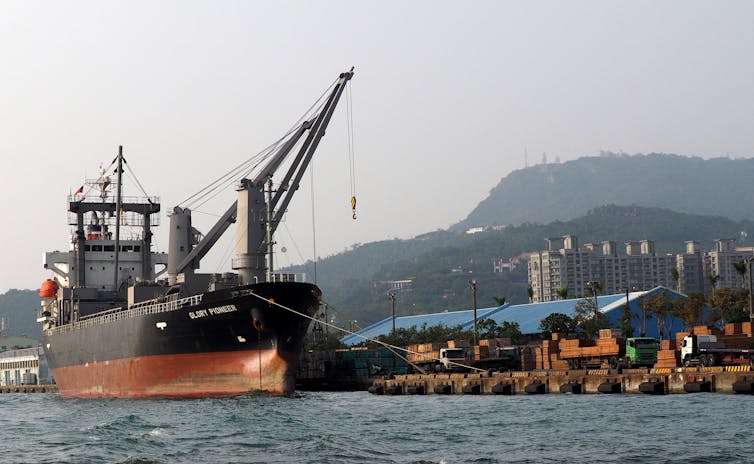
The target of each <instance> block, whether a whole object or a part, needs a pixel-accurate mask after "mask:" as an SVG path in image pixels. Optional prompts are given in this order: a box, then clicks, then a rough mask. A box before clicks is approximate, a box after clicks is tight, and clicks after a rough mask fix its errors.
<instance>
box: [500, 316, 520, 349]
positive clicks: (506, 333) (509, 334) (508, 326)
mask: <svg viewBox="0 0 754 464" xmlns="http://www.w3.org/2000/svg"><path fill="white" fill-rule="evenodd" d="M497 334H498V337H500V338H510V339H511V343H513V344H514V345H523V344H525V343H526V337H525V336H524V334H522V333H521V328H520V327H519V325H518V322H508V321H503V322H502V324H500V326H498V330H497Z"/></svg>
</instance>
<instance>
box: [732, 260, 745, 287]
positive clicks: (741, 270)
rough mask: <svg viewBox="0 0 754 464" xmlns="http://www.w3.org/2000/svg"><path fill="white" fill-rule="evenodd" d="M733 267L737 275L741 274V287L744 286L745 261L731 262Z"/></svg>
mask: <svg viewBox="0 0 754 464" xmlns="http://www.w3.org/2000/svg"><path fill="white" fill-rule="evenodd" d="M733 268H734V269H735V270H736V272H738V275H740V276H741V288H745V287H746V279H745V277H746V263H744V262H743V260H741V261H739V262H737V263H733Z"/></svg>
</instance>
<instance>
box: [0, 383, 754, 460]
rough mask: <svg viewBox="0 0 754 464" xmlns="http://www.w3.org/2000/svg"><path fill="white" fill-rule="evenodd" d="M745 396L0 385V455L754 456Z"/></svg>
mask: <svg viewBox="0 0 754 464" xmlns="http://www.w3.org/2000/svg"><path fill="white" fill-rule="evenodd" d="M752 419H754V396H740V395H725V394H714V393H699V394H689V395H668V396H644V395H557V394H549V395H541V396H531V395H530V396H525V395H516V396H487V395H484V396H470V395H465V396H456V395H450V396H440V395H428V396H373V395H370V394H368V393H366V392H352V393H308V392H307V393H296V394H293V395H287V396H273V395H247V396H240V397H233V398H219V399H218V398H216V399H198V400H80V399H64V398H61V397H60V396H59V395H57V394H51V393H45V394H40V393H35V394H4V395H0V462H1V463H133V464H136V463H192V464H196V463H283V462H285V463H287V462H301V463H361V462H375V463H466V462H472V463H509V462H510V463H539V462H581V463H598V462H599V463H603V462H616V463H632V462H636V463H643V462H663V463H674V462H679V463H680V462H684V463H685V462H715V463H718V462H754V451H752V432H751V425H752Z"/></svg>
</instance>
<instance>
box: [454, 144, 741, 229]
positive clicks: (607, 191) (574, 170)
mask: <svg viewBox="0 0 754 464" xmlns="http://www.w3.org/2000/svg"><path fill="white" fill-rule="evenodd" d="M751 179H754V159H728V158H714V159H709V160H705V159H702V158H696V157H686V156H678V155H666V154H650V155H633V156H627V155H615V154H604V155H602V156H596V157H585V158H580V159H577V160H574V161H568V162H565V163H562V164H560V163H558V164H540V165H537V166H533V167H529V168H526V169H520V170H518V171H514V172H512V173H511V174H510V175H508V176H506V177H504V178H503V179H502V180H501V181H500V183H499V184H498V185H497V186H496V187H495V188H493V189H492V190H491V191H490V194H489V196H488V197H487V198H486V199H484V200H483V201H481V202H480V203H479V205H478V206H477V207H476V208H475V209H474V210H473V211H471V213H469V215H468V216H467V217H466V219H464V220H463V221H461V222H460V223H458V224H457V225H456V226H454V227H453V230H466V229H468V228H470V227H475V226H485V225H495V224H501V225H518V224H523V223H527V222H537V223H549V222H552V221H554V220H569V219H573V218H576V217H579V216H582V215H584V214H585V213H586V212H587V211H589V210H591V209H592V208H594V207H596V206H600V205H604V204H615V205H623V206H625V205H638V206H644V207H659V208H667V209H672V210H673V211H678V212H682V213H693V214H703V215H715V216H725V217H729V218H732V219H737V220H743V219H754V182H752V181H751Z"/></svg>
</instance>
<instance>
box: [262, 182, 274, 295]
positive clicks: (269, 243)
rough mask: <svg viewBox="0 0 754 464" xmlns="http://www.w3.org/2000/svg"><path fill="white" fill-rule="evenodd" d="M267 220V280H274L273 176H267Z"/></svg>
mask: <svg viewBox="0 0 754 464" xmlns="http://www.w3.org/2000/svg"><path fill="white" fill-rule="evenodd" d="M266 206H267V208H266V209H267V211H266V213H267V218H266V219H267V220H266V221H265V228H264V229H265V242H267V275H266V277H267V282H271V281H272V273H273V270H272V264H273V263H272V253H273V249H274V247H273V245H274V244H275V242H273V241H272V213H273V210H272V176H270V177H268V178H267V205H266Z"/></svg>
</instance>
